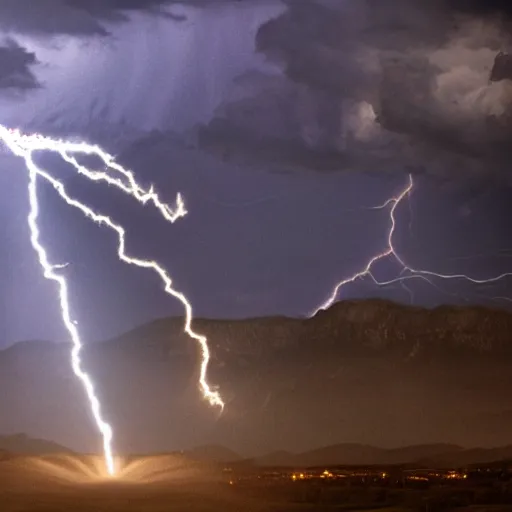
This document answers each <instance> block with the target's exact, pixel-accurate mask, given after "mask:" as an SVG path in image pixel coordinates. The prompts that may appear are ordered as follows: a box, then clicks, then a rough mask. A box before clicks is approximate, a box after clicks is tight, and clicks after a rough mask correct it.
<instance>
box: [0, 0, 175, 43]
mask: <svg viewBox="0 0 512 512" xmlns="http://www.w3.org/2000/svg"><path fill="white" fill-rule="evenodd" d="M168 3H169V2H165V1H161V0H145V1H144V0H37V1H32V0H2V1H1V2H0V27H1V28H3V29H7V30H12V31H15V32H22V33H27V34H33V35H59V34H64V35H74V36H93V35H100V36H106V35H108V34H109V32H108V29H107V28H106V27H105V25H104V23H105V22H109V23H116V22H126V21H129V17H128V14H129V13H130V12H134V11H145V12H151V13H156V14H158V13H160V14H165V15H166V16H168V17H171V18H174V19H177V20H180V19H182V17H180V16H173V15H172V13H170V12H165V11H163V10H162V7H163V6H164V5H165V4H168Z"/></svg>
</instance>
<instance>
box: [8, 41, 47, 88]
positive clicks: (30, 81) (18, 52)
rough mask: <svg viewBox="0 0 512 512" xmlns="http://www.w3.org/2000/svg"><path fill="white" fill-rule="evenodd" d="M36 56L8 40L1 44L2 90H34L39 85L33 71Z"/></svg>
mask: <svg viewBox="0 0 512 512" xmlns="http://www.w3.org/2000/svg"><path fill="white" fill-rule="evenodd" d="M36 62H37V61H36V56H35V55H34V54H33V53H29V52H27V51H26V50H25V49H24V48H22V47H20V46H18V45H17V44H16V43H15V42H14V41H10V40H7V41H5V42H4V44H3V45H2V44H0V89H18V90H19V89H22V90H26V89H34V88H36V87H39V84H38V82H37V80H36V78H35V76H34V75H33V73H32V71H31V69H30V68H31V66H32V65H34V64H36Z"/></svg>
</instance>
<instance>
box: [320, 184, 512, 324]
mask: <svg viewBox="0 0 512 512" xmlns="http://www.w3.org/2000/svg"><path fill="white" fill-rule="evenodd" d="M413 189H414V180H413V177H412V175H411V174H409V178H408V181H407V185H406V186H405V187H404V189H403V190H402V191H401V192H400V193H399V194H397V195H396V196H392V197H390V198H389V199H387V200H386V201H385V202H384V203H383V204H381V205H379V206H374V207H372V208H370V209H372V210H383V209H385V208H388V207H391V208H390V213H389V217H390V220H391V227H390V229H389V232H388V239H387V241H388V244H387V247H386V249H384V250H383V251H382V252H380V253H378V254H376V255H375V256H373V257H372V258H370V259H369V260H368V262H367V264H366V265H365V266H364V267H363V269H362V270H360V271H359V272H356V273H355V274H353V275H352V276H350V277H347V278H346V279H343V280H342V281H340V282H338V283H337V284H336V286H335V287H334V289H333V291H332V293H331V295H330V296H329V297H328V299H327V300H326V301H325V302H323V303H322V304H321V305H320V306H318V307H317V308H316V309H315V310H314V311H313V312H312V313H311V315H310V316H311V317H313V316H315V315H316V314H317V313H318V312H319V311H322V310H325V309H328V308H329V307H330V306H332V305H333V304H334V303H335V302H336V299H337V298H338V294H339V292H340V290H341V289H342V288H343V287H345V286H346V285H348V284H350V283H353V282H355V281H357V280H358V279H361V278H363V277H366V276H368V277H370V279H371V280H372V281H373V282H374V283H375V284H376V285H377V286H388V285H391V284H395V283H401V284H403V283H404V282H405V281H408V280H409V279H423V280H424V281H427V282H428V283H429V284H431V285H432V286H435V284H434V283H433V282H432V281H431V279H433V278H438V279H448V280H453V279H463V280H466V281H470V282H471V283H474V284H489V283H494V282H496V281H500V280H501V279H504V278H506V277H511V276H512V272H507V273H504V274H500V275H499V276H496V277H491V278H489V279H474V278H472V277H470V276H467V275H465V274H440V273H437V272H432V271H430V270H420V269H416V268H413V267H411V266H409V265H407V263H406V262H405V260H404V258H403V257H402V256H400V254H399V253H398V251H397V250H396V249H395V246H394V245H393V237H394V234H395V230H396V224H397V220H396V211H397V209H398V207H399V206H400V204H401V203H402V202H403V200H404V199H405V198H406V197H408V196H409V195H410V194H411V192H412V191H413ZM391 256H392V257H393V258H394V259H395V260H396V261H397V262H398V263H399V265H400V266H401V267H402V270H401V272H400V275H399V277H396V278H394V279H390V280H389V281H379V280H378V279H377V278H376V277H375V276H374V275H373V273H372V267H373V265H374V264H375V263H377V262H378V261H380V260H383V259H385V258H388V257H391ZM405 289H406V290H407V291H408V292H409V293H412V292H411V291H410V290H409V288H405ZM496 298H499V299H502V300H510V299H508V298H507V297H496Z"/></svg>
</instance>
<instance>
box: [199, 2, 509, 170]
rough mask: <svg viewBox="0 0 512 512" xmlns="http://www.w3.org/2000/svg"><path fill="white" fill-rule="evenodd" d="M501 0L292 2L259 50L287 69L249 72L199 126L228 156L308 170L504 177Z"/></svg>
mask: <svg viewBox="0 0 512 512" xmlns="http://www.w3.org/2000/svg"><path fill="white" fill-rule="evenodd" d="M503 6H505V7H507V6H506V5H505V4H502V3H501V2H491V3H487V4H485V5H484V4H483V3H479V2H474V1H470V0H468V1H462V0H446V1H440V0H439V1H435V2H425V1H422V2H420V1H415V2H411V1H406V0H393V1H386V2H382V1H381V2H377V1H376V0H367V1H366V2H363V1H355V0H348V1H347V2H337V1H334V0H323V1H321V0H316V1H311V2H294V1H289V2H288V7H289V8H288V10H287V12H285V13H284V14H283V15H282V16H280V17H278V18H277V19H274V20H272V21H270V22H268V23H266V24H265V25H263V26H262V27H261V28H260V30H259V33H258V36H257V48H258V50H259V51H261V52H263V53H264V54H265V55H266V56H267V57H268V58H269V59H270V60H272V61H273V62H275V63H276V65H277V66H279V68H280V69H281V70H282V73H276V74H275V75H274V76H272V77H268V76H267V77H263V76H246V77H242V79H241V80H240V81H239V84H240V98H239V99H238V100H237V101H236V102H232V103H230V104H227V105H224V106H223V108H222V109H220V110H219V113H218V115H217V118H216V119H215V120H214V121H213V122H212V123H210V124H209V125H208V126H206V127H203V129H202V130H201V131H200V143H201V145H202V146H203V147H204V148H207V149H210V150H215V151H217V152H219V154H220V155H221V156H222V157H223V158H234V159H242V160H243V161H245V162H247V161H254V160H256V161H260V162H261V161H263V162H264V163H265V165H271V164H272V163H277V164H278V165H279V166H282V165H283V164H284V165H286V164H288V165H289V166H290V167H297V166H300V167H303V168H307V169H320V170H338V169H349V168H357V169H363V170H365V169H368V170H376V171H377V170H379V171H382V170H388V171H395V170H406V171H422V170H428V171H429V172H432V173H435V174H442V175H445V174H446V172H451V173H455V172H457V171H459V170H460V171H464V172H466V173H467V172H471V173H472V174H477V175H478V174H479V173H481V172H483V170H484V169H485V171H489V170H492V171H495V172H503V171H504V170H505V167H508V166H506V165H505V164H506V160H507V158H506V155H507V153H508V142H507V141H508V140H509V138H510V135H511V134H512V131H511V128H512V123H511V114H512V81H510V80H504V81H501V82H497V83H490V82H489V77H490V73H491V69H492V67H493V63H494V59H495V56H496V55H497V53H498V51H500V50H506V49H507V47H509V48H512V39H511V37H510V31H509V30H508V29H509V23H510V19H511V17H510V12H509V11H510V9H508V11H507V9H504V8H503Z"/></svg>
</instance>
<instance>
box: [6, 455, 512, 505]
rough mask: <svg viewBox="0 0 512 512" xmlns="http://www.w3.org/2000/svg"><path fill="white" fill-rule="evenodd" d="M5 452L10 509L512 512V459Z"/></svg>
mask: <svg viewBox="0 0 512 512" xmlns="http://www.w3.org/2000/svg"><path fill="white" fill-rule="evenodd" d="M117 468H118V474H117V476H116V477H108V476H106V475H105V474H104V470H103V464H102V460H101V459H100V458H99V457H87V456H76V455H49V456H39V457H37V456H31V457H27V456H10V455H7V454H3V456H2V457H1V458H0V510H1V511H2V512H13V511H16V512H21V511H23V512H30V511H41V512H59V511H73V512H82V511H94V512H101V511H119V512H121V511H123V512H130V511H137V512H144V511H162V512H163V511H171V510H172V511H190V512H194V511H198V512H199V511H219V512H230V511H237V512H245V511H272V512H274V511H275V512H284V511H302V512H313V511H319V512H321V511H342V510H343V511H365V512H370V511H371V512H373V511H377V510H379V511H382V512H399V511H404V512H406V511H411V512H413V511H418V512H419V511H425V512H441V511H443V512H444V511H452V510H453V511H460V512H462V511H468V512H469V511H472V512H480V511H487V510H492V511H505V510H511V511H512V486H511V485H510V481H511V477H512V473H511V466H510V465H509V464H508V463H506V462H500V463H497V464H490V465H487V466H480V467H476V466H474V467H466V468H464V469H462V468H459V469H456V470H455V469H454V470H446V469H444V470H435V469H411V468H409V467H399V466H390V467H377V466H372V467H332V468H325V469H322V468H302V469H300V468H295V469H291V468H281V469H279V468H256V467H254V466H249V467H247V466H244V465H243V464H239V463H236V464H234V465H229V464H223V465H215V464H208V463H205V462H197V461H192V460H190V459H188V458H186V457H184V456H180V455H163V456H150V457H138V458H132V459H124V460H120V459H118V460H117Z"/></svg>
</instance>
